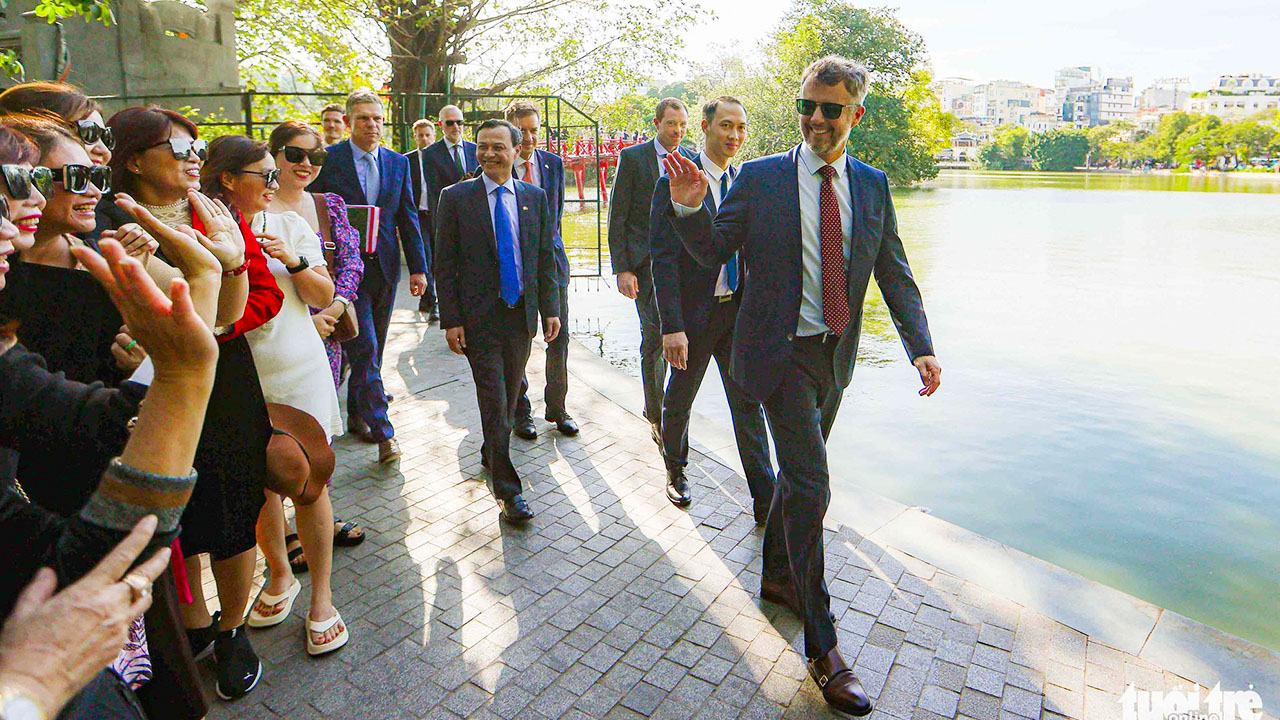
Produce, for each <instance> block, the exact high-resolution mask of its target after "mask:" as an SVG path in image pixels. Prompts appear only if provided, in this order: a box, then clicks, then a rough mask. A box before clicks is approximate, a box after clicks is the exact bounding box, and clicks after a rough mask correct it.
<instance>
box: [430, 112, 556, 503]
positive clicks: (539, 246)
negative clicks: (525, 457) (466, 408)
mask: <svg viewBox="0 0 1280 720" xmlns="http://www.w3.org/2000/svg"><path fill="white" fill-rule="evenodd" d="M476 141H477V145H478V146H479V148H478V158H479V160H480V167H481V168H483V170H484V173H483V174H482V175H481V176H480V177H478V178H475V179H472V180H464V181H462V182H460V183H458V184H456V185H453V186H451V187H448V188H445V190H444V192H442V193H441V195H440V203H439V205H438V206H437V208H436V212H435V213H434V217H435V223H436V226H435V237H436V290H437V294H438V295H439V297H440V327H442V328H444V329H445V338H446V340H447V341H448V343H449V349H450V350H453V351H454V352H455V353H458V354H459V355H466V356H467V362H468V363H470V365H471V376H472V378H473V379H474V381H475V384H476V401H477V402H478V404H479V405H480V418H481V424H482V427H483V432H484V446H483V447H482V448H481V452H482V454H483V463H484V464H485V465H486V466H487V467H488V468H489V473H490V476H491V478H492V481H493V482H492V489H493V494H494V496H495V497H496V498H497V500H498V507H499V509H500V511H501V515H502V518H503V519H504V520H506V521H507V522H524V521H526V520H528V519H529V518H532V517H533V511H532V510H530V509H529V504H528V503H527V502H525V499H524V496H523V494H522V492H523V491H522V488H521V485H520V476H519V474H517V473H516V469H515V466H514V465H513V464H512V463H511V425H512V423H513V422H514V420H515V408H516V402H517V400H518V399H519V397H520V383H521V381H522V380H523V379H524V367H525V364H526V363H527V362H528V361H529V342H530V339H531V338H532V337H533V335H534V334H535V333H536V332H537V327H538V315H539V314H541V315H542V325H543V339H544V340H546V342H548V343H550V342H552V341H553V340H555V339H556V336H557V335H558V334H559V333H560V318H559V315H560V308H559V287H558V285H557V284H556V265H555V258H554V257H553V253H552V247H551V236H552V232H553V226H554V218H555V214H554V212H553V211H552V210H551V208H550V207H549V206H548V205H547V194H546V193H545V192H543V191H542V188H540V187H538V186H537V185H533V184H530V183H527V182H523V181H521V180H516V179H515V178H514V177H512V175H511V168H512V165H513V164H514V163H515V156H516V148H517V147H519V145H520V130H519V129H518V128H517V127H516V126H515V125H512V124H511V123H509V122H507V121H505V120H486V121H485V122H484V123H482V124H481V125H480V129H479V130H478V131H477V132H476Z"/></svg>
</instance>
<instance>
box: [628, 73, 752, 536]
mask: <svg viewBox="0 0 1280 720" xmlns="http://www.w3.org/2000/svg"><path fill="white" fill-rule="evenodd" d="M702 133H703V135H704V136H705V137H706V147H705V148H704V149H703V151H702V152H701V153H699V154H698V157H696V158H694V161H693V162H694V164H696V165H697V166H698V167H699V168H701V169H702V172H703V174H705V175H706V176H707V180H708V181H709V182H710V191H709V192H708V193H707V194H706V197H705V198H704V199H703V203H702V204H703V206H704V207H706V208H707V211H708V212H710V213H711V214H712V215H713V216H714V215H715V212H716V208H717V207H718V206H719V205H720V203H723V202H724V199H725V197H726V196H727V195H728V193H729V189H730V188H731V187H732V186H733V176H734V174H735V172H734V169H733V166H732V165H731V164H730V161H732V160H733V156H734V155H737V154H738V150H739V149H740V148H741V147H742V143H743V141H744V140H746V137H747V110H746V108H744V107H743V106H742V102H741V101H739V100H738V99H737V98H733V97H728V96H725V97H719V98H716V99H715V100H712V101H711V102H708V103H707V104H706V105H705V106H704V107H703V108H702ZM670 188H671V186H670V181H669V180H668V179H667V178H665V177H663V178H660V179H659V180H658V187H657V189H656V190H654V192H653V207H652V211H651V213H652V217H651V218H650V221H649V228H650V229H649V238H650V240H651V244H652V248H651V249H650V252H651V255H652V261H651V266H652V268H653V288H654V291H655V292H656V293H657V295H658V316H659V318H660V319H661V321H662V351H663V355H664V356H665V357H666V359H667V362H668V363H670V364H671V379H670V380H669V381H668V382H667V391H666V394H665V395H663V398H662V455H663V460H664V461H665V462H666V466H667V499H668V500H670V501H671V502H672V503H674V504H675V505H677V506H680V507H684V506H686V505H688V504H689V503H690V502H692V501H693V496H692V494H691V493H690V490H689V481H688V479H686V478H685V474H684V469H685V466H686V465H688V464H689V414H690V412H691V410H692V408H693V398H694V396H696V395H697V394H698V387H699V386H701V385H702V377H703V375H705V374H706V372H707V365H708V364H709V363H710V362H711V358H713V357H714V358H715V360H716V365H717V366H718V367H719V368H720V380H721V382H722V383H723V384H724V392H725V395H726V396H727V397H728V400H729V412H730V415H731V416H732V418H733V431H734V437H735V439H736V440H737V443H738V457H739V458H740V459H741V460H742V469H743V473H744V474H745V475H746V476H747V486H748V487H749V488H750V490H751V499H752V501H753V503H752V509H753V511H754V514H755V519H756V523H757V524H762V523H764V521H765V518H766V517H767V516H768V514H769V505H770V503H771V502H772V500H773V483H774V476H773V465H772V464H771V462H770V460H769V438H768V436H767V434H766V433H767V431H766V429H765V424H764V413H763V412H762V411H761V409H760V403H759V402H757V401H755V400H752V399H751V398H749V397H747V394H746V393H745V392H743V391H742V388H741V387H739V386H738V383H737V382H736V381H734V379H733V378H732V377H730V376H729V357H730V355H731V350H732V348H733V324H734V322H735V321H736V320H737V318H738V303H739V301H740V299H741V294H742V277H743V276H744V275H745V274H746V273H745V270H746V268H745V266H744V265H743V264H742V263H740V262H738V260H739V258H738V256H737V255H735V256H734V257H732V258H730V259H729V262H727V263H725V264H724V265H720V266H718V267H704V266H703V265H700V264H699V263H698V261H697V260H695V259H694V258H693V256H692V255H690V254H689V253H688V251H686V250H685V249H684V246H682V245H681V244H680V239H679V238H677V237H676V235H675V232H674V231H672V229H671V220H670V218H669V217H668V215H669V212H668V211H669V210H670V208H671V189H670Z"/></svg>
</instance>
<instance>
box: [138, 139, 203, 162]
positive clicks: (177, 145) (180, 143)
mask: <svg viewBox="0 0 1280 720" xmlns="http://www.w3.org/2000/svg"><path fill="white" fill-rule="evenodd" d="M161 145H168V146H169V150H170V151H171V152H173V157H174V159H176V160H186V159H187V158H189V157H191V153H195V154H196V157H198V158H200V160H201V161H202V162H203V161H204V160H205V159H206V158H208V157H209V142H208V141H207V140H203V139H199V138H197V139H195V140H192V139H190V138H169V139H168V140H164V141H162V142H158V143H156V144H155V145H152V146H151V147H149V148H147V149H148V150H150V149H151V148H158V147H160V146H161Z"/></svg>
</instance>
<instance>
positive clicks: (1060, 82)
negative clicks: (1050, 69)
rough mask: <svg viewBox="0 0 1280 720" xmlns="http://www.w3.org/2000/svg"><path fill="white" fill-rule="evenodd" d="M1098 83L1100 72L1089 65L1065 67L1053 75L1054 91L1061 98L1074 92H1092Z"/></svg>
mask: <svg viewBox="0 0 1280 720" xmlns="http://www.w3.org/2000/svg"><path fill="white" fill-rule="evenodd" d="M1097 83H1098V71H1097V69H1096V68H1094V67H1092V66H1089V65H1082V66H1078V67H1064V68H1061V69H1059V70H1058V71H1057V72H1056V73H1054V75H1053V89H1054V91H1055V92H1057V95H1058V97H1059V98H1066V96H1067V93H1069V92H1071V91H1073V90H1090V89H1092V88H1093V86H1094V85H1096V84H1097Z"/></svg>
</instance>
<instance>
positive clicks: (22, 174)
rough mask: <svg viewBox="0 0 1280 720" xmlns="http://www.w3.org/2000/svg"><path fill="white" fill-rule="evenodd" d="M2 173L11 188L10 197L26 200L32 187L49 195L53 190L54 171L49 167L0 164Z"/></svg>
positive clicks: (0, 172)
mask: <svg viewBox="0 0 1280 720" xmlns="http://www.w3.org/2000/svg"><path fill="white" fill-rule="evenodd" d="M0 175H3V176H4V184H5V185H6V186H7V187H8V188H9V197H11V198H13V199H14V200H26V199H27V198H29V197H31V188H33V187H34V188H35V189H37V190H39V191H40V194H41V195H48V194H49V193H50V192H51V191H52V190H53V171H52V170H50V169H49V168H47V167H37V168H24V167H22V166H21V165H3V166H0Z"/></svg>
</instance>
